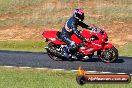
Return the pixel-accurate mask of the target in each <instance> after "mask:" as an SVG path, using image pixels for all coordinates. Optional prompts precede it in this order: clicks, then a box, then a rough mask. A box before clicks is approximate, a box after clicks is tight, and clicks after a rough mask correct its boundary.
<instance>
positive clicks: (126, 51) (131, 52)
mask: <svg viewBox="0 0 132 88" xmlns="http://www.w3.org/2000/svg"><path fill="white" fill-rule="evenodd" d="M118 51H119V54H120V55H122V56H132V42H129V43H127V44H125V45H124V46H122V47H120V48H119V50H118Z"/></svg>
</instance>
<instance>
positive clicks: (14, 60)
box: [0, 51, 132, 74]
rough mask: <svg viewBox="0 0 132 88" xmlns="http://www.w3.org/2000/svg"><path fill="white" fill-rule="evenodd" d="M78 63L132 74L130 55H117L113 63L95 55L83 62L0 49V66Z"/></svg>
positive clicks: (71, 66) (68, 65) (59, 66)
mask: <svg viewBox="0 0 132 88" xmlns="http://www.w3.org/2000/svg"><path fill="white" fill-rule="evenodd" d="M79 65H82V66H83V68H84V69H85V70H87V71H100V72H114V73H129V74H132V57H119V60H118V61H117V62H115V63H103V62H101V61H100V60H98V58H97V57H93V59H89V60H87V61H85V62H82V61H53V60H51V59H50V58H49V57H48V55H47V54H46V53H42V52H22V51H0V66H16V67H33V68H50V69H66V70H77V68H78V67H79Z"/></svg>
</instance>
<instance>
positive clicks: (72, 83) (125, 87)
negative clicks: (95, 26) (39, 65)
mask: <svg viewBox="0 0 132 88" xmlns="http://www.w3.org/2000/svg"><path fill="white" fill-rule="evenodd" d="M76 75H77V73H73V72H58V71H57V72H56V71H49V70H36V69H17V68H6V69H5V68H2V67H1V68H0V88H131V87H132V83H130V84H85V85H83V86H80V85H78V84H77V82H76Z"/></svg>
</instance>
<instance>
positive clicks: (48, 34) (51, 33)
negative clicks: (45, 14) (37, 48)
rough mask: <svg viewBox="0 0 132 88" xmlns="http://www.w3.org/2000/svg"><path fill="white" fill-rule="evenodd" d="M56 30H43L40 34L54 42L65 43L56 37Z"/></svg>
mask: <svg viewBox="0 0 132 88" xmlns="http://www.w3.org/2000/svg"><path fill="white" fill-rule="evenodd" d="M57 32H58V31H44V32H43V34H42V35H43V37H45V38H46V39H48V40H49V41H52V42H53V43H55V44H65V43H64V42H61V41H59V40H58V39H57V38H56V34H57Z"/></svg>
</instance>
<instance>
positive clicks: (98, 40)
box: [42, 27, 118, 63]
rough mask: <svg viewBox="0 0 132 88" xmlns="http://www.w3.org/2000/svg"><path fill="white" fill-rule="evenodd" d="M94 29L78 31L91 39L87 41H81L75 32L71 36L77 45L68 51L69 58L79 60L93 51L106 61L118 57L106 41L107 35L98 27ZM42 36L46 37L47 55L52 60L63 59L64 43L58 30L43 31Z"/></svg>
mask: <svg viewBox="0 0 132 88" xmlns="http://www.w3.org/2000/svg"><path fill="white" fill-rule="evenodd" d="M93 29H94V31H89V30H82V31H80V33H81V34H82V36H83V37H85V38H86V39H91V41H89V42H82V40H80V39H79V38H78V37H77V36H76V35H75V34H73V35H72V36H71V40H72V41H74V42H75V43H76V45H77V49H76V50H73V51H69V53H70V54H69V59H70V58H72V56H73V55H75V56H76V57H78V58H79V60H86V59H85V58H87V57H89V58H92V56H93V55H94V52H96V51H97V56H98V57H99V59H100V60H102V61H103V62H106V63H111V62H115V61H116V60H117V59H118V50H117V49H116V48H115V47H114V46H113V45H112V44H110V43H108V36H107V34H106V32H105V31H104V30H102V29H100V28H98V27H93ZM42 35H43V37H44V38H46V42H49V43H48V46H47V47H45V49H46V50H47V53H48V56H49V57H50V58H51V59H53V60H64V54H63V52H64V47H66V46H67V45H66V43H65V42H63V41H62V40H61V38H60V32H59V31H44V32H43V34H42Z"/></svg>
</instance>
